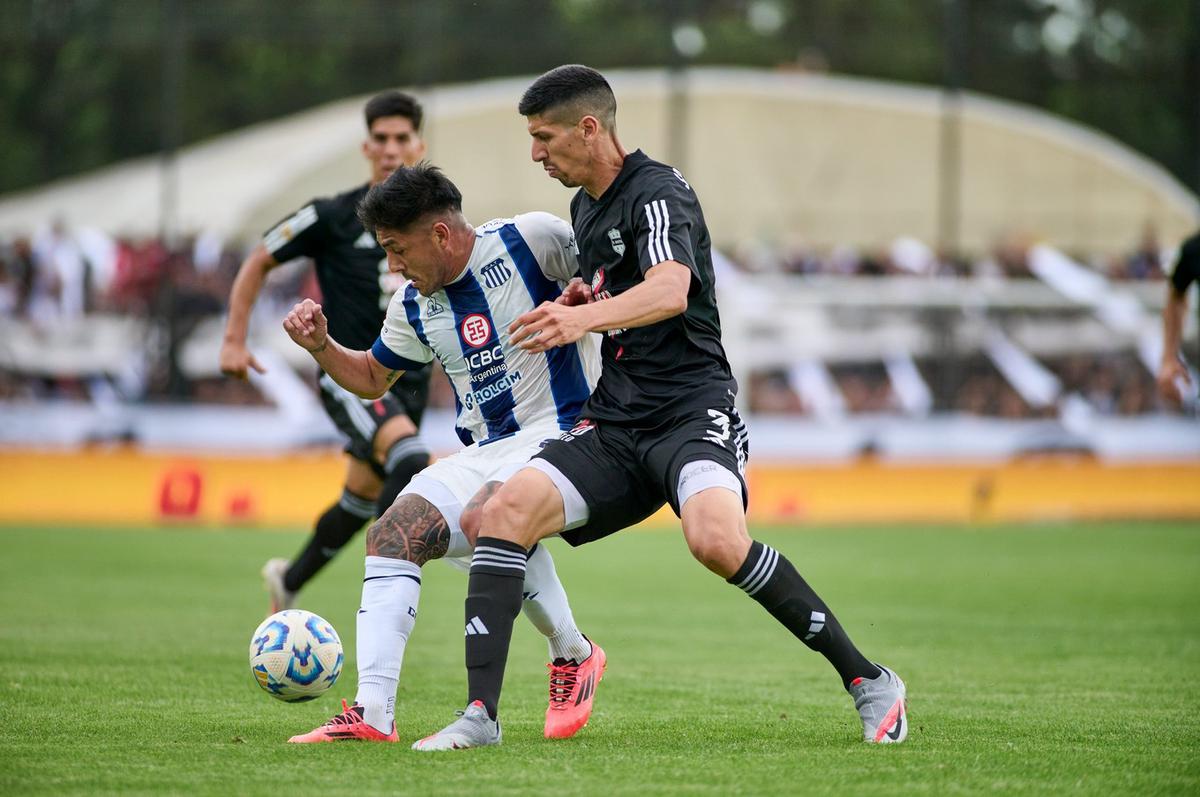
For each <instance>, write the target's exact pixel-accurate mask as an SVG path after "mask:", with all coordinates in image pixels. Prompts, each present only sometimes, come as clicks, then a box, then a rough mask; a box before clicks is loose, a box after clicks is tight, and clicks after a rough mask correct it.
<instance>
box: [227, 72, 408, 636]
mask: <svg viewBox="0 0 1200 797" xmlns="http://www.w3.org/2000/svg"><path fill="white" fill-rule="evenodd" d="M364 110H365V116H366V122H367V138H366V140H365V141H363V144H362V152H363V156H364V157H365V158H366V159H367V161H368V163H369V164H370V167H371V179H370V182H369V183H366V184H364V185H361V186H359V187H357V188H354V189H352V190H350V191H347V192H345V193H343V194H338V195H337V196H334V197H328V198H322V199H314V200H313V201H312V202H310V203H308V204H307V205H305V206H304V207H302V208H300V210H298V211H296V212H295V213H294V214H293V215H291V216H290V217H288V218H287V219H284V220H283V221H282V222H280V223H279V224H278V225H276V226H275V227H274V228H272V229H271V230H270V231H268V232H267V234H266V235H265V236H264V237H263V241H262V243H261V244H259V245H258V246H256V247H255V248H254V250H253V251H252V252H251V253H250V255H249V256H248V257H247V258H246V260H245V261H244V262H243V263H242V265H241V268H240V269H239V270H238V274H237V278H236V279H235V280H234V283H233V290H232V291H231V292H230V296H229V320H228V321H227V322H226V326H225V340H224V343H223V344H222V346H221V355H220V357H221V371H222V372H224V373H225V374H227V375H228V376H233V377H238V378H241V379H245V378H247V375H248V371H249V369H251V368H253V369H254V370H256V371H258V372H259V373H263V372H264V370H265V369H264V368H263V367H262V365H261V364H259V362H258V360H256V359H255V357H254V355H253V354H251V353H250V350H249V349H248V348H247V347H246V330H247V327H248V325H249V321H250V311H251V309H252V308H253V306H254V302H255V299H257V297H258V294H259V291H260V290H261V288H262V284H263V280H264V279H265V277H266V274H267V272H268V271H270V270H271V269H273V268H275V267H276V266H277V265H279V264H280V263H284V262H286V261H288V260H292V259H293V258H297V257H308V258H311V259H312V260H313V262H314V263H315V265H316V269H317V281H318V283H319V284H320V286H321V294H322V296H323V301H322V305H323V307H324V309H325V313H326V315H327V317H328V319H329V331H330V334H332V335H333V336H334V337H335V338H337V340H339V341H342V342H343V343H345V344H346V345H347V346H350V347H351V348H354V349H369V348H370V347H371V344H372V343H374V341H375V338H376V337H377V336H378V335H379V329H380V327H381V326H382V325H383V319H384V315H385V314H386V311H387V306H388V302H389V301H390V300H391V298H392V294H393V293H394V292H395V290H396V288H397V287H398V285H399V283H400V282H401V281H402V280H401V281H397V280H396V278H395V277H394V276H393V275H392V274H390V273H389V272H388V268H387V256H386V254H385V253H384V251H383V249H381V248H380V247H379V243H378V242H377V241H376V240H375V236H374V235H372V234H371V233H369V232H367V231H366V230H365V229H363V226H362V222H360V221H359V220H358V216H357V215H356V210H357V207H358V203H359V201H360V200H361V199H362V198H363V197H364V196H366V193H367V189H368V188H370V186H372V185H374V184H376V183H379V182H382V181H383V180H385V179H387V176H388V175H389V174H391V173H392V172H393V171H395V170H396V169H397V168H398V167H400V166H402V165H403V166H412V165H413V164H415V163H417V162H419V161H420V160H421V158H422V156H423V155H424V154H425V144H424V142H423V141H422V139H421V118H422V114H423V111H422V109H421V106H420V104H419V103H418V102H417V101H416V100H415V99H414V98H413V97H411V96H409V95H407V94H404V93H402V92H399V91H387V92H384V93H382V94H378V95H376V96H375V97H372V98H371V99H370V100H369V101H368V102H367V105H366V108H365V109H364ZM319 384H320V388H321V401H322V404H324V406H325V411H326V412H327V413H328V414H329V417H330V418H331V419H333V422H334V423H335V424H336V425H337V428H338V429H339V430H340V431H341V432H342V434H344V435H345V436H346V438H347V439H348V442H347V444H346V453H347V454H349V455H350V461H349V464H348V467H347V469H346V480H345V483H344V485H343V488H342V494H341V497H340V498H339V499H338V500H337V501H336V502H334V503H333V504H332V505H331V506H330V507H329V508H328V509H326V510H325V512H324V513H322V515H321V516H320V518H318V519H317V523H316V528H315V529H314V531H313V534H312V537H311V538H310V539H309V540H308V542H307V544H306V545H305V546H304V549H303V550H301V551H300V554H299V555H298V556H297V557H296V558H295V560H293V561H291V562H289V561H288V560H286V559H272V560H270V561H268V562H267V563H266V565H264V566H263V579H264V580H265V581H266V584H267V590H268V592H270V594H271V611H272V612H275V611H279V610H280V609H285V608H288V607H290V606H291V605H292V604H293V602H294V601H295V597H296V593H297V592H298V591H299V590H300V588H301V587H303V586H304V584H305V583H307V582H308V581H309V579H311V578H312V577H313V576H315V575H316V574H317V572H318V571H319V570H320V569H321V568H322V567H324V566H325V564H326V563H327V562H328V561H329V560H330V559H332V558H333V557H334V556H335V555H336V554H337V552H338V551H339V550H341V548H342V547H343V546H344V545H345V544H346V543H347V542H349V541H350V539H351V538H352V537H353V536H354V535H355V533H357V532H358V530H359V529H360V528H362V526H363V524H365V523H366V522H367V521H368V520H370V519H371V518H372V517H373V516H374V517H377V516H381V515H383V512H384V510H386V509H387V508H388V507H389V506H391V505H392V502H393V501H394V500H395V498H396V496H397V495H398V494H399V493H400V490H402V489H403V488H404V486H405V485H406V484H408V481H409V479H411V478H412V477H413V475H414V474H416V473H417V472H418V471H420V470H421V469H422V468H424V467H425V466H426V465H428V464H429V452H428V450H427V449H426V447H425V444H424V443H422V442H421V440H420V439H419V438H418V437H417V426H418V425H419V424H420V422H421V414H422V413H423V412H424V410H425V401H426V399H427V397H428V395H429V369H428V368H426V369H423V370H420V371H417V372H406V373H405V374H404V375H403V376H402V377H400V379H399V380H397V382H396V384H395V385H393V387H392V389H391V390H390V391H389V392H388V393H386V394H384V396H383V397H382V398H380V399H378V400H375V401H364V400H362V399H360V398H358V397H357V396H355V395H353V394H352V393H350V392H349V391H347V390H345V389H344V388H342V387H341V386H339V385H338V384H337V383H336V382H334V381H333V380H332V379H330V378H329V377H328V376H327V375H325V374H321V376H320V379H319Z"/></svg>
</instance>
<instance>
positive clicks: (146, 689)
mask: <svg viewBox="0 0 1200 797" xmlns="http://www.w3.org/2000/svg"><path fill="white" fill-rule="evenodd" d="M759 532H760V533H759V535H758V536H759V537H760V538H761V539H763V540H765V541H767V542H769V543H771V544H772V545H774V546H776V547H777V548H778V549H779V550H780V551H782V552H784V553H785V554H787V555H788V556H789V557H790V558H791V559H792V560H793V561H794V562H795V563H796V564H797V566H798V567H799V569H800V570H801V572H803V573H804V574H805V575H806V577H807V578H808V579H809V580H810V581H811V582H812V583H813V585H814V586H815V587H816V589H817V590H818V591H819V592H820V593H821V594H822V595H823V596H824V597H825V599H826V600H827V601H828V602H829V603H830V605H831V606H832V607H833V609H834V611H835V612H837V614H838V615H839V617H840V618H841V620H842V622H843V624H844V625H845V626H846V627H847V629H848V630H849V631H850V633H851V635H852V636H853V637H854V638H855V640H856V641H857V642H858V644H859V646H860V647H861V648H862V649H863V650H864V652H866V653H867V655H868V656H872V657H876V658H879V659H881V660H882V661H884V662H885V663H887V664H889V665H890V666H892V667H894V668H895V669H896V670H897V671H898V672H899V673H900V674H901V675H902V676H903V677H904V678H905V679H906V680H907V682H908V685H909V712H910V720H911V728H912V731H911V733H910V735H909V741H908V743H907V744H905V745H900V746H894V747H872V746H869V745H865V744H863V743H861V742H860V741H859V739H860V735H861V729H860V726H859V724H858V720H857V716H856V714H855V713H854V711H853V708H852V706H851V704H850V700H849V698H848V697H847V696H846V694H845V693H843V692H842V690H841V688H840V685H839V684H838V682H837V680H836V678H835V676H834V674H833V671H832V670H831V669H830V668H829V667H828V666H827V665H826V663H825V661H824V660H823V659H822V658H820V657H819V656H818V655H816V654H813V653H811V652H810V651H808V649H807V648H805V647H803V646H802V645H801V644H800V643H799V642H797V641H796V640H794V639H793V638H792V637H790V636H789V635H788V634H787V633H786V632H784V631H783V630H782V629H781V628H779V627H778V626H776V625H775V623H774V622H773V621H772V620H771V619H770V618H769V617H768V616H767V615H766V613H765V612H763V611H762V610H761V609H760V608H759V607H758V606H757V605H756V604H754V603H753V602H752V601H750V600H747V599H746V598H745V596H744V595H742V594H741V593H740V592H739V591H738V590H737V589H735V588H733V587H731V586H729V585H727V584H723V583H721V581H720V580H719V579H717V578H715V577H713V576H711V575H709V574H707V573H706V572H704V571H703V570H702V569H701V567H700V566H699V565H697V564H696V563H695V562H693V561H692V560H691V559H690V557H689V556H688V554H687V551H686V548H685V547H684V544H683V540H682V537H681V536H680V535H679V534H678V533H677V532H674V533H672V532H665V531H637V532H627V533H625V534H622V535H618V536H617V537H615V538H611V539H609V540H606V541H604V542H601V543H598V544H595V545H592V546H590V547H588V548H583V549H579V550H571V549H569V548H567V547H566V546H565V545H563V544H561V543H558V542H552V543H551V549H552V551H553V552H554V555H555V557H556V560H557V563H558V567H559V572H560V573H561V574H562V576H563V579H564V581H565V582H566V584H567V587H568V590H569V591H570V593H571V595H572V599H573V605H574V608H575V614H576V617H577V619H578V620H579V622H580V625H581V627H582V628H583V629H584V630H585V632H587V633H589V634H591V635H593V636H594V637H595V638H596V639H597V640H598V641H600V642H601V643H602V644H603V645H604V646H605V648H606V649H607V651H608V654H609V668H608V674H607V677H606V678H605V680H604V684H603V685H602V686H601V687H600V689H599V690H598V694H597V701H596V710H595V713H594V714H593V716H592V721H591V724H590V725H589V726H588V727H587V728H585V729H584V730H583V731H582V732H581V733H580V734H579V735H578V736H577V737H576V738H575V739H573V740H569V741H565V742H561V741H560V742H547V741H545V740H544V739H542V738H541V726H542V715H543V713H544V709H545V690H546V681H545V654H546V650H545V645H544V643H543V642H542V641H541V639H540V638H539V637H538V636H537V634H536V633H535V632H534V631H533V629H532V627H531V626H529V624H528V623H527V622H525V621H523V620H518V629H517V633H516V635H515V638H514V642H513V654H512V656H511V658H510V661H509V665H508V675H507V679H506V689H505V693H504V699H503V702H502V704H501V719H502V722H503V724H504V733H505V737H504V739H505V741H504V744H503V746H501V747H499V748H492V749H486V750H473V751H469V752H463V753H448V754H432V755H430V754H418V753H415V752H413V751H411V750H409V749H408V746H407V744H402V745H367V744H342V745H314V746H293V745H287V744H285V743H284V741H285V740H286V739H287V737H288V736H290V735H291V734H294V733H298V732H302V731H306V730H308V729H310V728H311V727H313V726H315V725H317V724H320V723H321V722H322V721H324V720H325V719H327V718H328V717H329V716H330V715H331V714H333V713H335V711H336V710H338V709H339V707H340V702H339V700H340V698H351V699H352V698H353V695H354V687H355V671H354V633H355V627H354V613H355V609H356V608H357V605H358V596H359V586H360V578H361V575H360V574H361V567H362V564H361V557H360V554H361V543H357V542H356V543H355V544H352V545H351V546H350V547H349V549H347V551H346V552H345V554H344V555H343V556H341V557H340V558H339V559H338V560H337V561H336V562H335V563H334V564H333V565H332V566H331V567H330V568H329V569H328V570H327V571H326V572H324V573H322V574H321V576H320V577H319V578H318V579H317V581H315V582H314V583H313V584H312V585H311V586H310V589H309V590H308V591H307V592H306V593H305V595H304V600H303V602H302V603H303V605H304V606H305V607H306V608H310V609H312V610H313V611H316V612H318V613H319V614H321V615H323V616H324V617H326V618H327V619H328V620H330V621H331V622H332V623H333V624H334V626H335V627H336V628H338V630H339V632H340V633H341V636H342V639H343V642H344V643H345V645H346V650H347V667H346V669H345V670H344V671H343V675H342V678H341V679H340V681H339V682H338V683H337V684H336V685H335V686H334V687H333V689H332V690H331V691H330V693H328V694H327V695H326V696H324V697H322V698H321V699H319V700H316V701H313V702H309V703H305V704H300V705H287V704H283V703H279V702H277V701H274V700H272V699H270V698H269V697H268V696H267V695H266V694H265V693H263V692H261V691H260V690H259V689H258V687H257V686H256V685H255V684H254V682H253V679H252V678H251V675H250V672H249V669H248V667H247V663H246V657H247V653H246V649H247V645H248V643H249V637H250V634H251V632H252V631H253V630H254V628H255V626H256V625H257V624H258V622H259V620H260V619H261V618H262V616H263V613H264V611H263V610H264V608H265V597H264V593H263V592H262V591H261V587H260V584H259V581H258V568H259V566H260V565H261V564H262V562H263V561H264V560H265V559H266V558H268V557H269V556H272V555H281V554H291V553H293V552H294V551H295V550H296V548H297V547H298V546H299V544H300V542H301V539H302V535H301V534H300V533H295V532H293V533H261V532H250V531H227V532H214V531H201V530H191V529H167V530H159V531H121V530H73V529H22V528H8V529H3V530H0V794H36V793H86V794H100V793H110V794H113V793H120V794H136V793H163V792H170V793H204V794H222V795H226V794H283V793H287V794H304V795H334V794H346V795H363V794H374V793H380V794H383V793H390V794H395V793H406V794H421V795H428V794H443V793H445V794H453V793H460V794H472V795H480V794H484V795H508V794H511V795H526V794H545V795H555V796H556V797H561V796H564V795H577V794H578V795H592V794H599V795H604V796H605V797H612V795H643V794H673V793H678V794H711V795H725V794H889V793H892V794H938V795H941V794H956V793H964V794H965V793H980V792H1013V793H1020V794H1026V793H1061V792H1067V793H1096V794H1105V795H1111V794H1113V793H1121V794H1147V793H1172V794H1180V793H1193V794H1194V793H1197V792H1198V791H1200V763H1198V762H1200V719H1198V718H1200V690H1198V689H1197V686H1196V684H1197V683H1198V682H1200V528H1198V527H1197V526H1196V525H1195V524H1184V523H1176V524H1167V523H1163V524H1133V523H1128V524H1116V523H1113V524H1070V525H1068V524H1063V525H1046V526H1029V527H988V528H945V527H943V528H933V529H922V528H915V527H869V528H836V529H830V528H820V529H817V528H804V529H798V530H784V529H761V530H759ZM425 572H426V577H425V587H424V593H423V594H422V596H421V610H420V621H419V622H418V624H417V629H416V632H415V633H414V636H413V639H412V641H411V643H410V645H409V648H408V653H407V656H406V658H405V662H404V664H405V668H404V673H403V675H402V677H401V683H400V694H399V699H398V710H397V716H398V727H399V732H400V737H401V740H402V741H408V742H411V741H412V740H413V739H415V738H418V737H420V736H423V735H425V734H427V733H430V732H432V731H434V730H436V729H438V728H440V727H441V726H442V725H443V724H445V723H446V722H448V721H449V720H450V719H451V718H452V713H451V712H452V711H453V710H454V709H456V708H461V707H462V704H463V702H464V698H465V683H466V679H465V675H464V671H463V667H462V656H463V652H462V649H463V636H462V627H463V617H462V598H463V595H464V593H465V587H466V581H465V578H464V576H463V575H461V574H460V573H458V572H457V571H454V570H452V569H450V568H449V567H446V566H444V565H442V564H436V563H435V564H432V565H430V566H428V567H426V568H425Z"/></svg>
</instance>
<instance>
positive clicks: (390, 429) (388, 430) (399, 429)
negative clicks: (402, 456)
mask: <svg viewBox="0 0 1200 797" xmlns="http://www.w3.org/2000/svg"><path fill="white" fill-rule="evenodd" d="M416 433H417V427H416V424H414V423H413V422H412V420H411V419H410V418H409V417H408V416H407V415H393V416H392V417H391V418H388V419H387V420H386V421H384V423H383V425H382V426H380V427H379V429H378V430H376V432H375V437H374V438H373V439H372V440H371V453H372V455H373V456H374V457H375V461H376V462H377V463H379V464H380V465H383V464H384V463H385V462H387V457H388V452H389V451H390V450H391V448H392V446H393V445H395V444H396V442H397V441H399V440H402V439H403V438H405V437H412V436H413V435H415V434H416Z"/></svg>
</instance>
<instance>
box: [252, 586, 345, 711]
mask: <svg viewBox="0 0 1200 797" xmlns="http://www.w3.org/2000/svg"><path fill="white" fill-rule="evenodd" d="M342 659H343V654H342V640H341V639H339V638H338V635H337V631H334V630H333V626H332V625H330V624H329V623H327V622H326V621H325V620H324V619H322V618H321V617H318V616H317V615H315V614H313V613H312V612H306V611H304V610H303V609H286V610H284V611H282V612H276V613H275V614H273V615H271V616H270V617H268V618H267V619H266V620H263V621H262V625H260V626H259V627H258V628H257V629H256V630H255V631H254V636H252V637H251V638H250V671H251V672H252V673H254V680H255V681H257V682H258V685H259V686H261V687H262V688H263V689H264V690H265V691H266V692H267V694H269V695H270V696H271V697H275V698H278V699H280V700H284V701H286V702H288V703H299V702H302V701H304V700H312V699H313V698H315V697H318V696H320V694H321V693H322V692H324V691H325V690H326V689H328V688H329V687H331V686H333V682H334V681H336V680H337V677H338V675H339V674H340V673H341V671H342Z"/></svg>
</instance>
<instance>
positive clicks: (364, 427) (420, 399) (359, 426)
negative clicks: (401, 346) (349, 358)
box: [317, 368, 430, 476]
mask: <svg viewBox="0 0 1200 797" xmlns="http://www.w3.org/2000/svg"><path fill="white" fill-rule="evenodd" d="M429 371H430V369H428V368H422V369H421V370H420V371H405V372H404V373H403V374H401V375H400V378H399V379H397V380H396V383H395V384H394V385H392V388H391V390H389V391H388V392H387V393H384V394H383V396H382V397H380V398H377V399H364V398H359V397H358V396H356V395H354V394H353V393H351V392H350V391H349V390H346V389H345V388H343V387H342V386H341V385H339V384H337V383H336V382H334V381H333V378H332V377H330V376H329V375H328V374H321V376H320V378H319V379H318V380H317V384H319V385H320V387H321V403H322V404H323V405H324V406H325V412H326V413H327V414H328V415H329V418H330V419H331V420H332V421H333V423H334V425H335V426H337V428H338V431H339V432H341V433H342V434H343V435H345V436H346V448H345V451H346V453H347V454H349V455H350V456H352V457H354V458H355V459H361V460H362V461H363V462H366V463H367V464H368V465H370V466H371V467H372V469H373V470H374V471H375V472H376V473H377V474H379V475H380V476H383V468H382V466H380V465H379V463H377V462H376V461H375V450H374V446H375V433H376V432H378V431H379V427H380V426H383V424H384V423H386V422H387V421H388V420H389V419H391V418H395V417H396V416H397V415H406V416H408V419H409V420H411V421H412V422H413V424H414V425H415V426H418V427H419V426H420V425H421V416H422V415H423V414H424V413H425V403H426V401H428V399H429Z"/></svg>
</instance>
